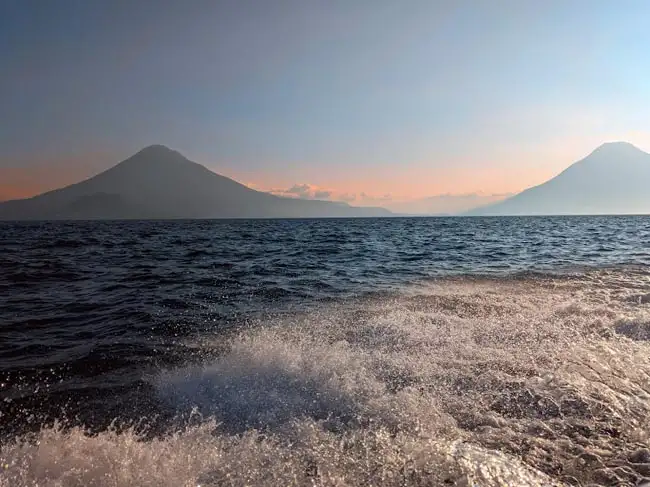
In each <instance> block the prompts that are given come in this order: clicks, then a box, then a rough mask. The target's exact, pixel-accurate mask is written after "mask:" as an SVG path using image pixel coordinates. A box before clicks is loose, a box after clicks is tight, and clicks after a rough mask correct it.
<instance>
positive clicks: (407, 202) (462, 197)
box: [249, 183, 512, 215]
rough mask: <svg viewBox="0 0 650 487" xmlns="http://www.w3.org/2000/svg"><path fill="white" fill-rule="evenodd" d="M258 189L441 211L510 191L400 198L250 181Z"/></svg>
mask: <svg viewBox="0 0 650 487" xmlns="http://www.w3.org/2000/svg"><path fill="white" fill-rule="evenodd" d="M249 186H251V187H253V188H254V189H257V190H259V191H266V192H269V193H272V194H274V195H276V196H283V197H285V198H299V199H310V200H315V199H317V200H328V201H339V202H344V203H349V204H351V205H355V206H381V207H384V208H387V209H389V210H392V211H395V212H398V213H408V214H420V215H427V214H441V213H460V212H464V211H467V210H470V209H473V208H476V207H479V206H484V205H487V204H490V203H495V202H497V201H500V200H503V199H505V198H507V197H509V196H511V195H512V194H511V193H498V194H492V193H478V192H475V193H463V194H452V193H445V194H438V195H433V196H429V197H425V198H398V197H395V196H394V195H392V194H390V193H385V194H371V193H368V192H366V191H359V192H354V193H351V192H344V191H337V190H336V189H333V188H324V187H321V186H318V185H316V184H311V183H296V184H293V185H292V186H290V187H288V188H274V189H264V188H261V187H259V186H256V185H249Z"/></svg>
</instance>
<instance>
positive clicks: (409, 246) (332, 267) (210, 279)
mask: <svg viewBox="0 0 650 487" xmlns="http://www.w3.org/2000/svg"><path fill="white" fill-rule="evenodd" d="M649 264H650V218H646V217H558V218H476V219H475V218H465V219H463V218H458V219H456V218H431V219H426V218H422V219H367V220H366V219H357V220H259V221H178V222H75V223H72V222H70V223H0V401H1V402H0V438H1V440H0V445H2V446H0V460H1V461H0V463H2V464H3V469H2V470H0V486H3V487H4V486H5V485H7V486H8V485H48V486H49V485H52V486H55V485H62V486H63V485H65V486H67V485H80V486H81V485H84V486H87V485H187V486H195V485H198V484H201V485H364V484H369V483H372V484H374V485H453V484H456V485H468V483H470V484H471V482H474V483H475V484H477V485H503V484H504V483H505V484H507V485H553V484H557V485H562V484H564V485H587V484H589V483H592V484H599V485H635V484H636V483H637V482H639V481H641V479H643V478H644V477H650V444H649V443H648V431H650V423H649V422H648V417H650V268H648V265H649ZM29 432H33V433H34V434H35V435H36V436H25V435H28V433H29ZM90 432H95V433H99V434H98V435H91V434H90ZM35 441H37V442H35ZM161 465H164V467H163V466H161ZM463 482H465V483H463Z"/></svg>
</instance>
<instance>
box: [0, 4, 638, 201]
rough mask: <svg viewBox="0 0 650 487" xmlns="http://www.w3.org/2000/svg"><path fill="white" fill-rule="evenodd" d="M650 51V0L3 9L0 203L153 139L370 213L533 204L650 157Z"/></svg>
mask: <svg viewBox="0 0 650 487" xmlns="http://www.w3.org/2000/svg"><path fill="white" fill-rule="evenodd" d="M648 46H650V2H647V1H646V0H639V1H617V2H614V1H611V0H610V1H598V0H583V1H571V0H562V1H544V2H541V1H537V0H534V1H533V0H531V1H526V0H511V1H505V0H503V1H499V0H474V1H464V2H463V1H452V0H449V1H435V0H405V1H399V2H397V1H394V0H391V1H387V0H386V1H385V0H365V1H361V0H357V1H354V0H320V1H310V0H291V1H289V0H287V1H283V0H276V1H266V0H258V1H252V0H232V1H217V0H210V1H207V0H206V1H202V0H187V1H176V0H175V1H165V0H110V1H105V0H58V1H50V0H42V1H35V0H3V1H2V2H0V66H2V75H1V76H0V109H1V110H0V113H2V125H1V128H0V198H2V197H4V198H8V197H17V196H24V195H27V194H33V193H36V192H39V191H41V190H43V189H50V188H52V187H56V186H60V185H62V184H66V183H70V182H73V181H75V180H78V179H80V178H82V177H87V176H90V175H92V174H95V173H97V172H99V171H101V170H103V169H106V168H108V167H109V166H111V165H113V164H115V163H116V162H118V161H119V160H122V159H125V158H126V157H128V156H129V155H131V154H132V153H134V152H136V151H137V150H138V149H140V148H142V147H144V146H146V145H149V144H152V143H162V144H165V145H167V146H169V147H172V148H174V149H176V150H179V151H180V152H182V153H183V154H185V155H186V156H187V157H189V158H190V159H192V160H195V161H197V162H200V163H202V164H205V165H206V166H208V167H210V168H211V169H213V170H215V171H217V172H219V173H221V174H224V175H227V176H230V177H233V178H235V179H237V180H239V181H241V182H244V183H247V184H250V185H251V186H253V187H256V188H260V189H264V190H274V191H276V192H279V193H282V192H286V191H287V190H288V189H289V188H292V187H295V186H296V185H299V186H298V189H297V190H296V191H298V192H299V191H300V188H303V189H305V188H309V190H308V191H313V192H318V191H321V192H322V193H323V194H324V193H325V192H327V193H328V194H329V196H330V197H331V198H333V199H346V200H349V201H353V202H356V203H357V204H364V202H365V203H368V204H370V203H373V204H374V203H377V202H378V201H403V200H410V199H417V198H424V197H428V196H433V195H439V194H467V193H475V192H479V193H482V194H485V195H491V194H500V193H509V192H515V191H519V190H521V189H524V188H526V187H528V186H531V185H534V184H537V183H540V182H542V181H544V180H545V179H548V178H549V177H551V176H553V175H555V174H557V173H558V172H559V171H560V170H562V169H563V168H564V167H566V166H568V165H569V164H570V163H571V162H573V161H575V160H577V159H580V158H582V157H584V156H586V155H587V154H588V153H589V152H590V151H591V150H593V149H594V148H595V147H596V146H598V145H600V144H601V143H603V142H606V141H612V140H626V141H629V142H632V143H634V144H636V145H637V146H639V147H640V148H642V149H644V150H648V149H650V83H649V82H648V81H649V80H650V58H649V57H648ZM300 185H302V186H300ZM294 189H295V188H294Z"/></svg>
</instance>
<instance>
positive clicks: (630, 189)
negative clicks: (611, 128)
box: [464, 142, 650, 216]
mask: <svg viewBox="0 0 650 487" xmlns="http://www.w3.org/2000/svg"><path fill="white" fill-rule="evenodd" d="M647 181H650V154H648V153H646V152H644V151H642V150H641V149H639V148H637V147H636V146H634V145H632V144H630V143H629V142H608V143H605V144H602V145H600V146H599V147H597V148H596V149H595V150H593V151H592V152H591V153H590V154H589V155H587V156H586V157H584V158H583V159H580V160H578V161H576V162H574V163H573V164H571V165H570V166H569V167H567V168H566V169H564V170H563V171H562V172H560V173H559V174H558V175H556V176H555V177H553V178H551V179H549V180H548V181H545V182H544V183H542V184H539V185H537V186H533V187H531V188H528V189H526V190H524V191H522V192H520V193H518V194H516V195H514V196H512V197H510V198H507V199H505V200H503V201H501V202H498V203H495V204H491V205H487V206H483V207H480V208H476V209H473V210H470V211H468V212H466V213H464V215H467V216H517V215H521V216H524V215H596V214H602V215H609V214H645V213H650V192H648V191H647V189H646V187H647Z"/></svg>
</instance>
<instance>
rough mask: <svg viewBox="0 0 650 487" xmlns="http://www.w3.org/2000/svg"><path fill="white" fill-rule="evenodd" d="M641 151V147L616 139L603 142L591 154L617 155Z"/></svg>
mask: <svg viewBox="0 0 650 487" xmlns="http://www.w3.org/2000/svg"><path fill="white" fill-rule="evenodd" d="M639 152H641V153H642V152H643V151H642V150H641V149H639V148H638V147H636V146H635V145H633V144H630V143H629V142H623V141H616V142H605V143H604V144H602V145H600V146H599V147H597V148H596V150H594V151H593V152H592V153H591V155H606V156H617V155H627V154H632V153H639Z"/></svg>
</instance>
